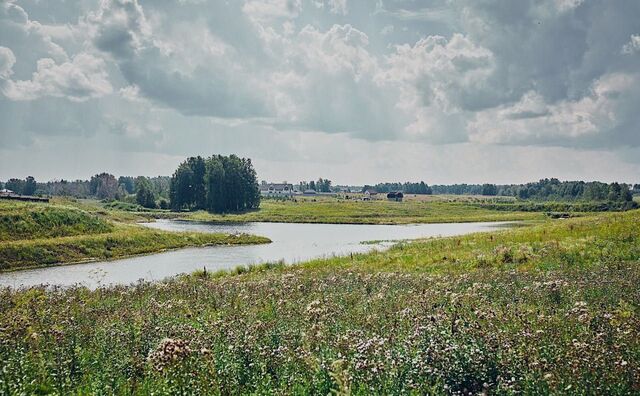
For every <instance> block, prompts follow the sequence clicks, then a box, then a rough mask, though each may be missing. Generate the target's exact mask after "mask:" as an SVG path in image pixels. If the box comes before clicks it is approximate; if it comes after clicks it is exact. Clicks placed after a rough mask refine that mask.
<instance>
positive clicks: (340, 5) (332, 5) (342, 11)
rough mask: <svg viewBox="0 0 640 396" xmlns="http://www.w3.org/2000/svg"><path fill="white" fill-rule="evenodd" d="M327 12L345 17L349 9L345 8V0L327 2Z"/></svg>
mask: <svg viewBox="0 0 640 396" xmlns="http://www.w3.org/2000/svg"><path fill="white" fill-rule="evenodd" d="M328 1H329V11H331V13H333V14H338V15H347V13H348V12H349V9H348V7H347V0H328Z"/></svg>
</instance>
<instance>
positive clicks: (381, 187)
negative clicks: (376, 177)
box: [362, 181, 433, 194]
mask: <svg viewBox="0 0 640 396" xmlns="http://www.w3.org/2000/svg"><path fill="white" fill-rule="evenodd" d="M367 190H375V191H377V192H381V193H389V192H392V191H402V192H404V193H405V194H433V191H432V189H431V187H429V186H428V185H427V184H426V183H425V182H423V181H421V182H419V183H411V182H405V183H378V184H376V185H375V186H370V185H365V186H364V187H363V188H362V192H364V191H367Z"/></svg>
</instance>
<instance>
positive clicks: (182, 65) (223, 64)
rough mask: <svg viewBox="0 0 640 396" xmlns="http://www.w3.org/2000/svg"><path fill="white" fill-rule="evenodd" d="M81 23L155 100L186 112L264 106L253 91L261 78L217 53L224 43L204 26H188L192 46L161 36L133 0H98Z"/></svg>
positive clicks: (233, 112)
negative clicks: (99, 3) (100, 2)
mask: <svg viewBox="0 0 640 396" xmlns="http://www.w3.org/2000/svg"><path fill="white" fill-rule="evenodd" d="M85 24H86V25H87V26H88V30H89V31H90V32H91V37H92V39H93V43H94V44H95V46H96V47H97V48H98V49H100V50H102V51H103V52H104V53H107V54H109V55H111V56H112V57H113V59H114V61H115V63H116V64H117V65H118V68H119V69H120V71H121V72H122V75H123V76H124V78H125V79H126V80H127V81H128V83H129V84H131V85H136V86H137V87H138V88H139V91H140V92H141V93H142V94H143V95H145V96H147V97H148V98H150V99H152V100H154V101H156V102H158V103H161V104H163V105H167V106H170V107H172V108H175V109H176V110H178V111H180V112H182V113H184V114H188V115H203V116H215V117H255V116H261V115H264V114H265V112H266V109H265V106H264V104H263V103H262V101H261V100H260V99H259V98H258V96H257V95H256V93H255V91H254V90H255V87H256V86H257V85H259V83H260V82H259V81H258V80H256V79H254V78H253V75H252V74H251V73H250V72H248V71H247V70H244V69H243V64H242V63H241V62H240V60H239V59H235V58H233V57H227V56H221V55H223V54H224V45H223V44H220V43H221V41H220V40H217V39H216V38H214V37H212V35H211V34H210V32H209V31H208V30H206V28H204V27H201V29H200V30H196V28H197V26H196V28H194V29H193V30H191V31H190V32H189V33H190V34H191V37H189V38H188V41H187V42H188V43H190V45H192V47H189V44H188V45H187V46H185V45H184V42H180V41H172V39H171V37H164V38H161V37H159V36H158V35H157V34H155V32H154V30H153V27H152V26H151V24H150V23H149V21H148V20H147V18H146V16H145V13H144V10H143V8H142V7H141V6H140V4H139V3H138V2H137V0H107V1H103V2H102V4H101V7H100V9H99V10H98V11H97V12H94V13H91V14H90V15H89V16H88V17H87V18H86V21H85ZM194 36H195V39H194ZM198 36H199V37H198ZM207 43H209V44H211V45H210V46H209V47H207ZM203 44H204V45H203ZM216 44H219V45H218V48H215V47H216ZM196 45H197V48H198V49H196V48H194V46H196ZM185 47H186V48H188V49H191V50H192V51H190V52H189V51H185ZM212 47H213V48H214V49H213V50H211V48H212ZM207 48H209V50H210V51H208V52H207ZM203 50H204V51H203ZM200 53H203V55H206V56H199V54H200Z"/></svg>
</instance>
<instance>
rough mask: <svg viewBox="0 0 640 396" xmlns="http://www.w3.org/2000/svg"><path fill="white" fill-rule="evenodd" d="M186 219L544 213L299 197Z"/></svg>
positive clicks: (364, 220)
mask: <svg viewBox="0 0 640 396" xmlns="http://www.w3.org/2000/svg"><path fill="white" fill-rule="evenodd" d="M180 216H181V217H183V218H185V219H186V220H197V221H214V222H244V221H267V222H285V223H345V224H410V223H456V222H469V221H507V220H535V219H543V218H545V217H546V216H545V215H544V214H543V213H533V212H525V211H515V210H514V211H508V210H507V211H497V210H492V209H490V208H483V207H481V206H479V205H477V204H474V203H471V202H465V201H451V202H450V201H448V200H445V199H435V200H430V201H419V200H407V201H405V202H389V201H386V200H375V201H355V200H338V199H334V198H330V199H318V200H316V201H313V200H310V199H298V200H297V201H276V200H264V201H263V202H262V203H261V204H260V209H259V210H256V211H252V212H247V213H242V214H228V215H217V214H212V213H207V212H204V211H199V212H193V213H182V214H180Z"/></svg>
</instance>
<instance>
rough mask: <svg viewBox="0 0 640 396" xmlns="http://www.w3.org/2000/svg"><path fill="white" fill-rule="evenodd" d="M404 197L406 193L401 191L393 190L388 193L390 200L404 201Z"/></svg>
mask: <svg viewBox="0 0 640 396" xmlns="http://www.w3.org/2000/svg"><path fill="white" fill-rule="evenodd" d="M403 198H404V194H403V193H402V192H401V191H392V192H390V193H389V194H387V199H388V200H389V201H394V202H402V199H403Z"/></svg>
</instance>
